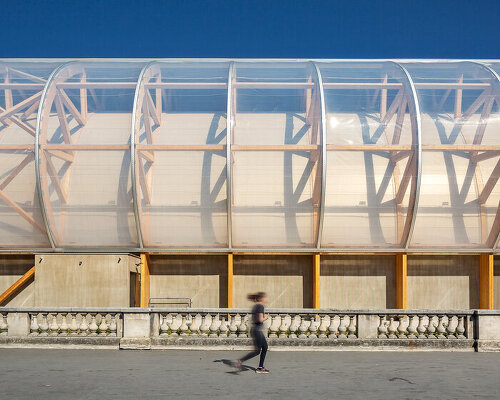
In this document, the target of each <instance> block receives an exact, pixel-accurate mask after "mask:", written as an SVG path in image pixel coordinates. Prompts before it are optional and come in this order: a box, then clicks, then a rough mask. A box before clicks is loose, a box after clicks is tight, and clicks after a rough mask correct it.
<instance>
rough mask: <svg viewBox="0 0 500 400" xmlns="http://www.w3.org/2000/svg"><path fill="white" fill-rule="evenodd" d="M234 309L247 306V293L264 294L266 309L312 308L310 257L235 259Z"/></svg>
mask: <svg viewBox="0 0 500 400" xmlns="http://www.w3.org/2000/svg"><path fill="white" fill-rule="evenodd" d="M233 272H234V277H233V299H234V303H233V304H234V307H250V306H251V303H250V302H249V301H248V300H247V295H248V293H255V292H259V291H262V292H266V293H267V294H268V298H269V303H268V307H274V308H287V307H290V308H296V307H297V308H300V307H312V256H308V255H306V256H303V255H290V256H288V255H283V256H252V255H245V256H234V270H233Z"/></svg>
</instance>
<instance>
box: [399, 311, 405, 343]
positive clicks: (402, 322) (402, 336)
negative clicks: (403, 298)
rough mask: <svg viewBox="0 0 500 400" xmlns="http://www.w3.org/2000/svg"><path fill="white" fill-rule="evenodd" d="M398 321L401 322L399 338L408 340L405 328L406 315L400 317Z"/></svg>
mask: <svg viewBox="0 0 500 400" xmlns="http://www.w3.org/2000/svg"><path fill="white" fill-rule="evenodd" d="M397 321H398V322H399V324H398V328H397V332H398V333H397V337H398V338H400V339H406V328H405V326H404V322H405V316H404V315H398V319H397Z"/></svg>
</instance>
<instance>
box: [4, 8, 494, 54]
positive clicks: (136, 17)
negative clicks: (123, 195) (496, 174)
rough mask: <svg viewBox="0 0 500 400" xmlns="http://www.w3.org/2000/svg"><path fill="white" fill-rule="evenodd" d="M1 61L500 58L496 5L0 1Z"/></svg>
mask: <svg viewBox="0 0 500 400" xmlns="http://www.w3.org/2000/svg"><path fill="white" fill-rule="evenodd" d="M0 13H1V14H3V15H2V26H1V29H0V37H1V38H2V41H1V46H0V57H2V58H6V57H67V58H71V57H75V58H79V57H152V58H164V57H235V58H236V57H239V58H243V57H272V58H500V52H499V47H500V1H498V0H497V1H493V0H483V1H481V0H476V1H465V0H456V1H451V0H445V1H439V0H434V1H427V0H418V1H406V0H393V1H377V0H372V1H333V0H332V1H321V0H302V1H296V0H288V1H281V0H267V1H260V0H253V1H250V0H232V1H222V0H220V1H216V0H212V1H211V0H206V1H200V0H184V1H147V0H143V1H127V0H121V1H115V0H109V1H95V0H86V1H78V2H77V1H71V0H66V1H59V0H52V1H43V0H38V1H34V0H0Z"/></svg>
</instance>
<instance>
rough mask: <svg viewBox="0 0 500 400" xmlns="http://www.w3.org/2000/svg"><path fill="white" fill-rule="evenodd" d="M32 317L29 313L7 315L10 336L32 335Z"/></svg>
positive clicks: (10, 313)
mask: <svg viewBox="0 0 500 400" xmlns="http://www.w3.org/2000/svg"><path fill="white" fill-rule="evenodd" d="M30 322H31V321H30V315H29V313H27V312H24V313H15V312H9V314H8V315H7V325H8V326H9V330H8V335H9V336H28V335H29V333H30Z"/></svg>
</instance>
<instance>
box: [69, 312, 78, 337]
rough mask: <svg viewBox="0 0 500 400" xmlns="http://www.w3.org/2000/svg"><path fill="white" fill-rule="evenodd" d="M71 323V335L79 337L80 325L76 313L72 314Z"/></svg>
mask: <svg viewBox="0 0 500 400" xmlns="http://www.w3.org/2000/svg"><path fill="white" fill-rule="evenodd" d="M70 316H71V323H70V324H69V328H68V329H69V335H70V336H77V335H78V324H77V323H76V313H74V312H73V313H70Z"/></svg>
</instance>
